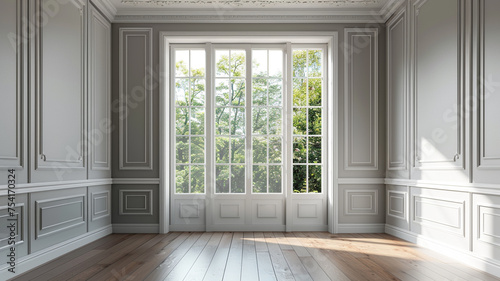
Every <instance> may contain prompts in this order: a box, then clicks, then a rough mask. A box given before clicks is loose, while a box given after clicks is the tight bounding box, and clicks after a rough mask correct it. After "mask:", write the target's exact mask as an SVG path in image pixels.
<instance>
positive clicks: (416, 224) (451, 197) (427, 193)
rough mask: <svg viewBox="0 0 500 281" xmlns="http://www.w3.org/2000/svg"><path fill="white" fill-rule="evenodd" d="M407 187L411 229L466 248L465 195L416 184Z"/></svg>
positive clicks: (467, 204) (467, 196)
mask: <svg viewBox="0 0 500 281" xmlns="http://www.w3.org/2000/svg"><path fill="white" fill-rule="evenodd" d="M410 189H411V191H410V204H411V205H410V212H411V213H410V225H411V231H412V232H414V233H416V234H420V235H424V236H426V237H428V238H430V239H433V240H436V241H439V242H442V243H444V244H447V245H450V246H454V247H457V248H460V249H468V248H469V243H468V241H469V237H470V233H469V231H468V230H469V227H470V213H469V212H470V198H469V194H468V193H465V192H455V191H446V190H435V189H426V188H418V187H411V188H410Z"/></svg>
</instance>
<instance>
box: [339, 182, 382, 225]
mask: <svg viewBox="0 0 500 281" xmlns="http://www.w3.org/2000/svg"><path fill="white" fill-rule="evenodd" d="M338 192H339V198H342V199H341V200H338V206H337V210H338V212H339V223H341V224H375V223H385V217H386V214H385V205H386V204H385V199H386V196H385V185H383V184H354V183H352V184H339V191H338Z"/></svg>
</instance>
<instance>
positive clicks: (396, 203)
mask: <svg viewBox="0 0 500 281" xmlns="http://www.w3.org/2000/svg"><path fill="white" fill-rule="evenodd" d="M407 196H408V193H407V192H403V191H395V190H388V191H387V215H388V216H392V217H394V218H397V219H404V220H406V219H407V218H408V212H407V209H408V200H407V199H406V198H407Z"/></svg>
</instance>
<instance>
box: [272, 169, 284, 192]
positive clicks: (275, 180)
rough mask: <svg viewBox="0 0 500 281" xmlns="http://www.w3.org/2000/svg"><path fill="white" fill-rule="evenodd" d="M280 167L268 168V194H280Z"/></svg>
mask: <svg viewBox="0 0 500 281" xmlns="http://www.w3.org/2000/svg"><path fill="white" fill-rule="evenodd" d="M282 178H283V177H282V175H281V166H275V165H273V166H269V192H270V193H281V179H282Z"/></svg>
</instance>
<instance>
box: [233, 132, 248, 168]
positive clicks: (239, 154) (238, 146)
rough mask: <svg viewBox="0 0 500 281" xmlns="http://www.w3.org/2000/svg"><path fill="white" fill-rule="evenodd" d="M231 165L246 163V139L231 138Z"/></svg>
mask: <svg viewBox="0 0 500 281" xmlns="http://www.w3.org/2000/svg"><path fill="white" fill-rule="evenodd" d="M231 163H245V138H235V137H233V138H231Z"/></svg>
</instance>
